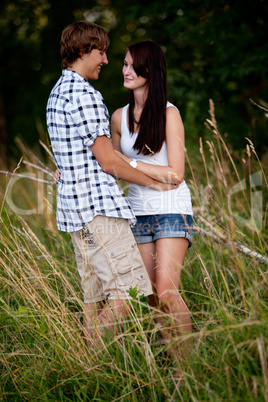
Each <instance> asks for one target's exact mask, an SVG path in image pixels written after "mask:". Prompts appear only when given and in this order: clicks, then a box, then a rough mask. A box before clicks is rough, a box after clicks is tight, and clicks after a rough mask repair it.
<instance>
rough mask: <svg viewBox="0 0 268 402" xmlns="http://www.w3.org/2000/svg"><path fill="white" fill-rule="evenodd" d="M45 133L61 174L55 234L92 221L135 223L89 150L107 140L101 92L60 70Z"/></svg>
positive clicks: (121, 195) (123, 199)
mask: <svg viewBox="0 0 268 402" xmlns="http://www.w3.org/2000/svg"><path fill="white" fill-rule="evenodd" d="M47 127H48V133H49V136H50V140H51V145H52V148H53V153H54V157H55V161H56V164H57V166H58V168H59V170H60V172H61V178H60V181H59V183H58V195H57V226H58V229H59V230H61V231H64V232H74V231H77V230H80V229H82V227H84V226H85V225H86V224H87V223H89V222H91V221H92V219H93V218H94V217H95V216H96V215H105V216H109V217H119V218H124V219H129V220H130V221H131V222H135V217H134V215H133V212H132V210H131V207H130V205H129V203H128V201H127V198H126V196H125V194H124V193H123V191H122V190H121V189H120V187H119V185H118V184H117V182H116V179H115V178H114V177H113V176H112V175H110V174H107V173H105V172H104V171H103V170H102V169H101V167H100V165H99V163H98V161H97V160H96V158H95V156H94V154H93V152H92V150H91V148H90V147H91V146H92V145H93V144H94V141H95V140H96V138H97V137H98V136H101V135H106V136H107V137H108V138H110V136H111V134H110V125H109V113H108V110H107V107H106V106H105V104H104V102H103V98H102V96H101V94H100V92H98V91H96V90H95V89H94V88H93V87H92V85H90V84H89V83H88V82H87V81H86V80H85V79H84V78H83V77H82V76H81V75H79V74H78V73H76V72H74V71H71V70H63V72H62V76H61V77H60V79H59V80H58V82H57V83H56V85H55V86H54V88H53V89H52V91H51V93H50V96H49V99H48V104H47Z"/></svg>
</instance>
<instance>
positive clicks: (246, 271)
mask: <svg viewBox="0 0 268 402" xmlns="http://www.w3.org/2000/svg"><path fill="white" fill-rule="evenodd" d="M206 124H207V130H208V133H209V134H208V138H209V140H206V141H203V140H201V139H200V146H199V152H197V153H196V154H195V155H193V154H191V153H190V151H189V152H187V154H186V155H187V161H186V181H187V183H188V185H189V186H190V189H191V193H192V198H193V206H194V245H193V247H192V248H190V249H189V252H188V254H187V257H186V259H185V262H184V267H183V273H182V283H181V288H180V292H182V294H183V297H184V300H185V301H186V303H187V305H188V307H189V309H190V311H191V314H192V320H193V323H194V331H193V334H192V335H191V339H192V345H193V346H192V351H191V354H190V356H189V358H188V359H187V361H183V362H181V364H180V365H177V364H176V363H175V362H173V361H172V360H171V359H170V358H169V355H168V353H167V350H166V347H165V345H164V344H163V343H162V341H161V337H160V334H159V328H158V327H157V326H156V325H155V322H154V320H153V315H154V312H153V311H152V309H151V307H150V306H149V304H148V300H147V299H146V298H137V297H136V296H135V292H133V301H132V302H131V307H132V310H131V311H132V312H131V317H130V318H129V319H128V320H125V322H124V326H123V327H122V329H121V331H120V333H119V334H118V335H116V336H115V337H114V338H113V339H109V337H107V338H104V339H103V340H102V342H101V344H100V345H99V347H98V348H93V347H88V346H87V345H86V343H85V342H84V340H83V337H82V333H83V320H82V318H83V314H82V309H83V304H82V292H81V289H80V283H79V282H80V281H79V277H78V273H77V272H76V263H75V258H74V252H73V248H72V244H71V239H70V237H69V236H68V235H66V234H64V233H62V232H59V231H58V230H57V228H56V221H55V208H56V202H55V196H56V187H55V186H54V185H53V184H52V179H53V178H52V175H53V172H54V170H55V167H54V164H53V158H52V155H51V152H50V149H49V147H48V146H47V145H45V141H42V142H41V145H40V149H39V148H37V149H34V150H29V149H28V148H27V147H25V146H24V144H23V143H22V141H21V140H18V146H19V147H20V149H21V154H22V156H23V159H22V160H21V161H20V163H19V164H18V166H17V168H16V169H15V170H14V172H13V174H14V176H10V175H4V174H1V176H0V177H1V186H0V194H1V202H0V225H1V234H0V328H1V331H0V379H1V380H0V400H1V401H81V402H82V401H124V402H128V401H195V402H196V401H232V402H234V401H265V402H268V359H267V357H268V314H267V313H268V311H267V310H268V287H267V282H268V275H267V274H268V267H267V262H268V257H267V240H268V236H267V209H266V206H267V198H266V195H267V176H266V170H267V167H265V166H264V165H263V164H262V163H261V161H260V160H259V157H258V155H257V153H256V151H255V148H254V144H253V143H252V142H251V141H250V140H249V139H246V138H244V139H243V141H244V143H245V147H244V150H243V151H241V152H240V151H239V152H234V151H233V150H231V147H229V145H228V144H226V142H225V141H224V139H223V136H222V135H221V133H220V132H219V131H218V128H217V122H216V119H215V115H214V110H213V104H212V103H211V104H210V116H209V118H208V120H207V122H206ZM4 170H5V169H4ZM16 174H17V175H20V174H21V175H23V176H27V177H28V178H23V177H20V176H16ZM33 179H35V180H33ZM122 185H124V186H126V183H122ZM96 330H97V329H96ZM183 338H184V337H182V338H180V339H176V340H175V342H176V347H178V349H179V348H180V344H181V343H183V341H184V339H183Z"/></svg>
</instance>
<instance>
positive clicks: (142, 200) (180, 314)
mask: <svg viewBox="0 0 268 402" xmlns="http://www.w3.org/2000/svg"><path fill="white" fill-rule="evenodd" d="M123 77H124V87H125V88H128V89H129V90H130V96H129V104H127V105H126V106H125V107H123V108H121V109H118V110H116V111H115V112H114V114H113V115H112V119H111V131H112V141H113V146H114V148H115V150H116V151H117V153H118V155H120V156H121V157H122V158H123V159H124V160H126V161H127V162H129V163H130V165H131V166H132V167H134V168H136V169H138V170H139V171H141V172H143V173H145V174H147V175H148V176H150V177H152V178H154V179H156V180H158V181H161V182H165V183H175V184H179V186H178V187H177V188H175V189H174V190H171V191H166V192H157V191H156V190H153V189H151V188H148V187H144V186H139V185H136V184H130V187H129V192H128V200H129V202H130V205H131V207H132V209H133V211H134V213H135V216H136V218H137V224H136V225H135V227H134V228H133V231H134V235H135V238H136V241H137V243H138V245H139V249H140V252H141V255H142V257H143V260H144V263H145V266H146V268H147V271H148V274H149V276H150V279H151V282H152V284H153V286H154V289H155V292H156V295H155V296H156V297H154V298H152V299H151V301H152V304H153V305H156V301H157V305H158V306H159V308H160V309H161V310H162V311H163V312H165V313H167V314H166V317H167V319H166V320H164V319H163V317H164V315H161V316H158V317H156V320H157V321H158V322H159V323H160V324H161V334H162V337H163V339H164V341H165V342H166V343H167V344H168V345H169V346H170V352H171V354H174V353H175V354H176V355H178V349H177V347H176V345H175V344H174V339H175V338H177V337H178V336H180V335H185V334H190V333H191V332H192V323H191V318H190V312H189V310H188V308H187V306H186V304H185V302H184V301H183V299H182V297H181V295H180V293H179V290H178V289H179V282H180V275H181V270H182V265H183V260H184V256H185V253H186V251H187V249H188V247H190V246H191V244H192V237H191V227H192V225H193V221H192V205H191V195H190V191H189V189H188V187H187V185H186V183H185V181H184V166H185V147H184V127H183V123H182V119H181V116H180V113H179V111H178V109H177V108H176V107H175V106H174V105H172V104H171V103H170V102H168V100H167V76H166V61H165V56H164V53H163V51H162V49H161V47H160V46H159V45H158V44H157V43H155V42H153V41H149V40H146V41H142V42H139V43H136V44H135V45H131V46H129V47H128V48H127V53H126V57H125V60H124V66H123ZM186 338H187V337H186ZM189 343H190V342H187V341H186V342H185V343H184V347H185V346H188V345H189ZM184 347H182V348H181V349H184ZM175 351H176V352H175ZM181 354H182V355H183V354H184V353H183V350H181Z"/></svg>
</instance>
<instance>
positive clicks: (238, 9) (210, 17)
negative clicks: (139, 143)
mask: <svg viewBox="0 0 268 402" xmlns="http://www.w3.org/2000/svg"><path fill="white" fill-rule="evenodd" d="M267 17H268V3H267V2H266V1H265V0H255V1H250V0H243V1H242V0H236V1H235V2H231V1H230V0H229V1H226V0H218V1H214V0H202V1H199V0H167V1H165V3H164V4H163V2H160V1H154V2H146V3H145V2H141V1H131V0H130V1H127V2H125V1H124V0H115V1H111V0H98V1H93V0H89V1H86V0H77V1H76V2H73V1H70V0H65V1H61V0H58V1H52V0H14V1H12V0H11V1H2V2H1V5H0V29H1V35H0V54H1V64H0V144H1V160H2V162H3V161H4V160H5V159H7V160H6V162H7V161H8V159H9V158H7V156H11V155H16V147H15V145H14V139H15V137H17V136H19V137H21V138H22V139H23V140H24V141H25V142H26V143H27V144H28V145H29V146H33V145H35V144H36V143H37V142H38V140H39V137H40V130H46V123H45V108H46V102H47V98H48V96H49V92H50V90H51V88H52V87H53V85H54V83H55V82H56V80H57V79H58V77H59V75H60V73H61V66H60V54H59V41H60V35H61V31H62V29H63V28H64V27H65V26H66V25H68V24H70V23H72V22H73V21H75V20H79V19H88V20H91V21H93V22H96V23H98V24H100V25H102V26H104V27H105V28H106V29H107V31H108V33H109V36H110V39H111V45H110V47H109V49H108V52H107V55H108V59H109V64H108V66H106V67H104V68H103V69H102V72H101V76H100V79H99V81H97V82H94V83H93V85H94V86H95V87H96V88H97V89H98V90H100V91H101V92H102V94H103V96H104V99H105V102H106V104H107V106H108V108H109V111H110V113H112V112H113V111H114V110H115V109H116V108H117V107H120V106H123V105H124V104H125V102H126V95H127V93H126V91H125V90H124V88H123V86H122V74H121V70H122V62H123V58H124V53H125V47H126V45H127V44H130V43H134V42H137V41H139V40H143V39H152V40H155V41H156V42H158V43H159V44H160V45H161V46H162V47H163V49H164V51H165V54H166V60H167V66H168V88H169V100H170V101H171V102H173V103H175V104H176V105H177V106H178V107H179V109H180V111H181V114H182V118H183V121H184V124H185V128H186V145H187V148H188V149H189V150H190V149H195V147H197V146H198V141H199V137H201V136H202V137H204V138H205V137H206V135H207V134H206V132H207V130H206V128H205V126H204V121H205V119H206V118H207V117H208V103H209V99H210V98H211V99H213V101H214V103H215V107H216V117H217V121H218V124H219V128H220V132H221V133H222V134H225V136H226V137H227V141H228V143H229V144H230V145H231V147H233V149H234V150H236V149H238V150H239V149H241V148H244V147H245V144H246V140H245V137H248V138H250V139H251V140H252V141H253V143H254V145H255V147H256V150H257V152H258V153H259V154H260V155H262V154H264V153H265V152H267V143H268V141H267V139H268V136H267V118H266V116H265V113H264V112H263V110H261V109H259V108H257V107H256V106H254V105H253V104H252V103H251V102H250V98H251V99H253V100H254V101H255V102H257V103H258V104H261V105H262V106H265V107H267V103H266V101H267V97H268V90H267V72H268V65H267V64H268V61H267V55H268V41H267V36H268V35H267V34H268V32H267V20H268V18H267ZM265 21H266V22H265ZM267 102H268V101H267Z"/></svg>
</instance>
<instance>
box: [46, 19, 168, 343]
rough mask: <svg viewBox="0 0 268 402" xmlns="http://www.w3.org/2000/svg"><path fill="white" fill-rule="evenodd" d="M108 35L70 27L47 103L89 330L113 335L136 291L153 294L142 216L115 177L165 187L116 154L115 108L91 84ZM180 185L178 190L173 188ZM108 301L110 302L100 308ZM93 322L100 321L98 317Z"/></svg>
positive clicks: (64, 217)
mask: <svg viewBox="0 0 268 402" xmlns="http://www.w3.org/2000/svg"><path fill="white" fill-rule="evenodd" d="M108 45H109V39H108V36H107V33H106V32H105V30H104V29H103V28H102V27H100V26H98V25H96V24H93V23H91V22H88V21H79V22H75V23H74V24H71V25H70V26H68V27H67V28H65V29H64V30H63V33H62V37H61V56H62V67H63V72H62V76H61V77H60V79H59V80H58V82H57V83H56V85H55V86H54V88H53V89H52V91H51V94H50V96H49V99H48V104H47V127H48V133H49V136H50V139H51V144H52V148H53V152H54V156H55V161H56V164H57V166H58V168H59V170H60V172H61V178H60V181H59V183H58V195H57V226H58V229H59V230H61V231H65V232H70V235H71V237H72V242H73V245H74V250H75V254H76V261H77V267H78V271H79V274H80V276H81V280H82V288H83V291H84V302H85V330H86V332H87V336H88V337H91V336H92V335H93V331H92V326H93V324H94V323H96V322H97V323H98V325H99V327H100V333H101V335H103V334H105V328H108V329H110V330H112V331H113V328H114V326H113V325H114V321H115V319H116V320H119V318H120V315H123V316H126V315H127V314H128V309H127V306H126V303H125V302H124V301H125V300H126V299H129V298H130V296H129V293H128V292H129V290H130V288H131V287H135V286H137V289H138V291H139V294H144V295H149V294H151V293H152V289H151V284H150V280H149V277H148V274H147V272H146V269H145V267H144V264H143V261H142V258H141V256H140V253H139V251H138V248H137V244H136V242H135V240H134V238H133V235H132V232H131V229H130V226H129V222H132V223H134V222H135V217H134V215H133V212H132V210H131V208H130V206H129V204H128V201H127V199H126V197H125V195H124V193H123V192H122V191H121V189H120V187H119V186H118V184H117V182H116V179H115V177H119V178H121V179H123V180H127V181H129V182H133V183H137V184H140V185H143V186H151V187H152V188H154V189H156V190H167V189H169V188H170V187H172V186H171V185H167V184H161V183H159V182H157V181H155V180H153V179H151V178H150V177H148V176H146V175H145V174H142V173H140V172H138V171H137V169H135V168H133V167H131V166H130V164H128V163H127V162H125V161H123V160H122V159H121V158H120V157H119V156H118V155H117V154H116V153H115V151H114V149H113V147H112V143H111V140H110V126H109V114H108V110H107V108H106V106H105V104H104V102H103V99H102V96H101V94H100V93H99V92H98V91H96V90H95V89H94V88H93V86H92V85H90V84H89V83H88V82H87V81H88V80H97V79H98V78H99V74H100V71H101V68H102V67H103V66H104V65H106V64H107V63H108V60H107V56H106V50H107V48H108ZM173 188H174V187H173ZM102 301H105V303H99V302H102ZM93 318H94V320H93Z"/></svg>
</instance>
